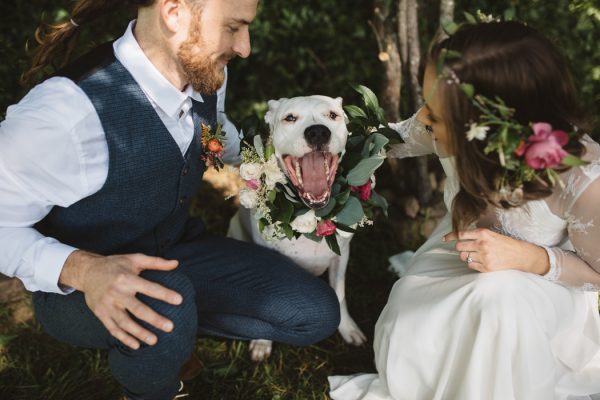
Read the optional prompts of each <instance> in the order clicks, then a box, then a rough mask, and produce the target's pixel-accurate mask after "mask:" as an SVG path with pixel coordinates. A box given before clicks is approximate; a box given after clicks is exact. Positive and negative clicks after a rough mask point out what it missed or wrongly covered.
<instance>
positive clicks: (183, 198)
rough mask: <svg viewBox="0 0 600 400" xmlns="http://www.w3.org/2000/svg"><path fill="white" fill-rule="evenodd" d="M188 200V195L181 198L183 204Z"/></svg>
mask: <svg viewBox="0 0 600 400" xmlns="http://www.w3.org/2000/svg"><path fill="white" fill-rule="evenodd" d="M186 200H187V196H181V197H180V198H179V204H183V203H185V202H186Z"/></svg>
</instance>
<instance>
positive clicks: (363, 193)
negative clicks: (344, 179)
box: [350, 180, 371, 201]
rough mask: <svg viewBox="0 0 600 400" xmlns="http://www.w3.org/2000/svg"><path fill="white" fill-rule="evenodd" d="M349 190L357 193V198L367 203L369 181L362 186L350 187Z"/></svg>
mask: <svg viewBox="0 0 600 400" xmlns="http://www.w3.org/2000/svg"><path fill="white" fill-rule="evenodd" d="M350 190H352V191H353V192H355V193H358V198H359V199H361V200H362V201H367V200H369V198H370V197H371V180H369V181H367V183H365V184H364V185H360V186H350Z"/></svg>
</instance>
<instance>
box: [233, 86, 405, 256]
mask: <svg viewBox="0 0 600 400" xmlns="http://www.w3.org/2000/svg"><path fill="white" fill-rule="evenodd" d="M355 90H356V91H357V92H359V93H360V94H361V95H362V105H361V106H355V105H348V106H345V107H344V111H345V112H346V114H347V116H348V123H347V127H348V131H349V132H350V136H349V137H348V140H347V142H346V148H345V152H344V154H343V156H342V158H341V160H340V161H339V166H338V169H337V171H336V175H335V179H334V183H333V185H332V189H331V197H330V199H329V202H328V203H327V205H326V206H325V207H323V208H321V209H319V210H314V209H311V208H309V207H308V206H306V205H305V204H304V203H303V202H302V201H301V199H300V196H299V195H298V193H297V191H296V189H295V187H294V186H293V185H292V184H291V183H290V181H289V179H288V177H287V176H286V175H285V173H284V172H283V170H282V169H281V168H280V167H279V165H278V161H277V158H276V157H275V151H274V148H273V144H272V140H271V139H272V138H271V135H270V134H269V135H267V136H266V138H264V139H263V136H265V135H264V132H268V129H267V128H266V127H265V126H264V123H262V122H261V120H259V119H258V118H256V117H249V118H246V119H245V120H244V121H242V123H241V126H242V131H243V132H244V140H242V144H241V150H240V154H241V159H242V164H241V166H240V176H241V177H242V179H243V180H244V181H245V183H246V187H245V188H243V189H242V190H241V191H240V203H241V205H242V206H244V207H246V208H249V209H253V210H254V211H255V212H254V218H255V219H256V220H257V221H258V227H259V231H260V232H261V234H262V235H263V237H264V238H265V239H266V240H278V239H284V238H287V239H290V240H291V239H292V238H298V237H300V236H302V235H303V236H305V237H307V238H309V239H311V240H314V241H316V242H320V241H321V240H323V238H325V241H326V243H327V245H328V246H329V248H330V249H331V250H332V251H334V252H335V253H337V254H340V248H339V245H338V242H337V237H336V236H337V235H344V232H346V233H353V232H356V231H357V230H359V229H360V228H363V227H364V226H367V225H372V224H373V215H374V212H375V210H376V209H380V210H382V211H383V212H384V213H386V214H387V202H386V200H385V199H384V198H383V197H381V196H380V195H379V194H377V193H376V192H375V190H374V186H375V178H374V173H375V170H377V168H379V167H380V166H381V165H382V163H383V161H384V159H385V150H386V149H387V148H388V146H389V144H390V143H392V142H397V141H398V138H397V134H396V133H395V132H394V131H393V130H391V129H389V128H387V122H386V121H385V117H384V112H383V109H382V108H381V107H380V106H379V102H378V100H377V97H376V96H375V95H374V94H373V92H372V91H371V90H370V89H368V88H366V87H364V86H356V87H355ZM261 135H262V136H261Z"/></svg>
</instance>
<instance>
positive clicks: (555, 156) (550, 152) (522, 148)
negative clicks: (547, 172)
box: [515, 122, 569, 169]
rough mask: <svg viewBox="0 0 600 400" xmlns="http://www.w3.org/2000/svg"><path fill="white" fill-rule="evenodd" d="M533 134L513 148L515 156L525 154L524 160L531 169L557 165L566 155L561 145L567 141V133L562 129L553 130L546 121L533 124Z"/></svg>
mask: <svg viewBox="0 0 600 400" xmlns="http://www.w3.org/2000/svg"><path fill="white" fill-rule="evenodd" d="M532 128H533V135H531V136H529V138H528V139H527V142H522V143H521V144H520V145H519V147H518V148H517V149H516V150H515V154H516V155H517V156H519V157H520V156H523V155H525V162H526V163H527V165H528V166H529V167H531V168H533V169H545V168H553V167H557V166H559V165H560V164H561V163H562V160H563V159H564V158H565V157H566V156H567V155H568V153H567V152H566V151H565V150H564V149H563V146H564V145H566V144H567V143H568V142H569V135H568V134H567V133H566V132H563V131H559V130H556V131H553V130H552V125H550V124H548V123H546V122H537V123H535V124H533V126H532Z"/></svg>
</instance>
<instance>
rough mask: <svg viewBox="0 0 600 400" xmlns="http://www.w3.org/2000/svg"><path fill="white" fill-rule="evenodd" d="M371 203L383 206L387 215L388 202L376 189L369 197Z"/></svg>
mask: <svg viewBox="0 0 600 400" xmlns="http://www.w3.org/2000/svg"><path fill="white" fill-rule="evenodd" d="M369 204H371V205H373V206H375V207H379V208H381V209H382V210H383V213H384V214H385V216H386V217H387V209H388V202H387V200H386V199H385V197H383V196H381V195H380V194H379V193H377V192H375V191H372V192H371V197H370V198H369Z"/></svg>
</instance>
